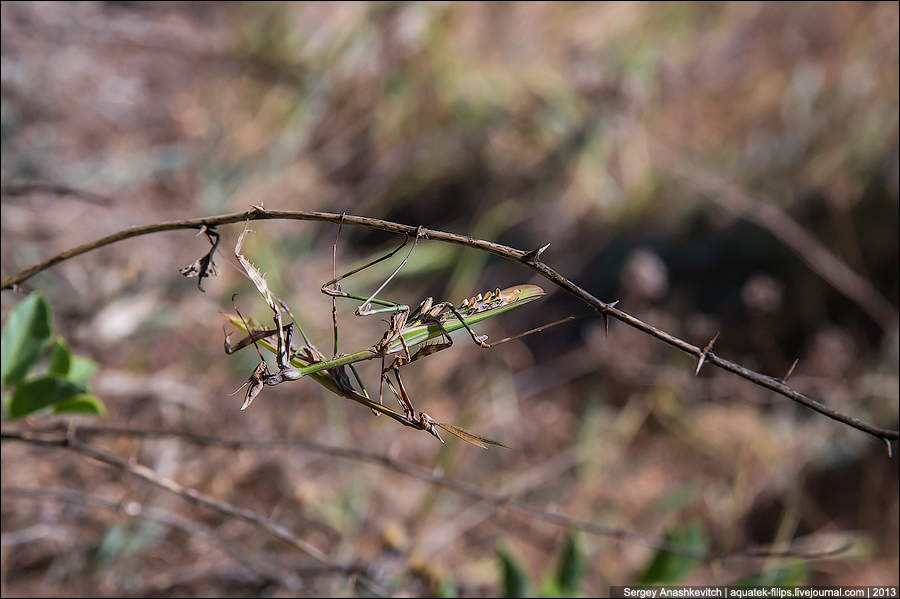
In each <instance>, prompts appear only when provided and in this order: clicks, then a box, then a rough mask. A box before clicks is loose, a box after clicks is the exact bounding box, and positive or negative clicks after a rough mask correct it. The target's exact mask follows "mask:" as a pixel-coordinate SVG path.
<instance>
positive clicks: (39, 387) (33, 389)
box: [9, 376, 84, 419]
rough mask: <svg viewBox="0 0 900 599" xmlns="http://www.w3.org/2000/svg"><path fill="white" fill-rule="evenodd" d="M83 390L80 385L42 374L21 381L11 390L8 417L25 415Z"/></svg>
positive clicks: (13, 417)
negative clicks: (39, 376)
mask: <svg viewBox="0 0 900 599" xmlns="http://www.w3.org/2000/svg"><path fill="white" fill-rule="evenodd" d="M83 391H84V388H83V387H82V386H81V385H76V384H75V383H73V382H72V381H69V380H66V379H62V378H59V377H55V376H44V377H41V378H39V379H35V380H33V381H28V382H26V383H22V384H21V385H19V386H18V387H16V390H15V391H14V392H13V397H12V401H11V402H10V404H9V417H10V418H11V419H15V418H21V417H23V416H27V415H28V414H31V413H33V412H37V411H38V410H42V409H44V408H46V407H47V406H52V405H54V404H57V403H59V402H61V401H63V400H64V399H68V398H70V397H72V396H73V395H78V394H80V393H82V392H83Z"/></svg>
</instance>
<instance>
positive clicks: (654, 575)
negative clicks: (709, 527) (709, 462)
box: [637, 522, 707, 584]
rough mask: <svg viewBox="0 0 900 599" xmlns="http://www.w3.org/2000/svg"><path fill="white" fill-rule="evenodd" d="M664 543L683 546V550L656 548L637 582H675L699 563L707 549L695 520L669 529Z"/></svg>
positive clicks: (699, 526) (700, 529) (701, 530)
mask: <svg viewBox="0 0 900 599" xmlns="http://www.w3.org/2000/svg"><path fill="white" fill-rule="evenodd" d="M666 543H670V544H672V545H673V546H676V547H683V548H684V552H675V551H670V550H669V549H657V550H656V551H655V552H654V553H653V556H652V557H651V558H650V561H649V562H647V565H646V567H645V568H644V571H643V572H641V574H640V576H639V577H638V580H637V583H638V584H676V583H677V582H679V581H680V580H682V579H683V578H684V577H685V576H687V575H688V574H690V572H691V571H692V570H693V569H694V568H696V567H697V566H698V565H699V564H700V561H701V558H702V556H703V555H705V554H706V551H707V542H706V535H705V534H704V532H703V527H702V526H701V525H700V524H699V523H696V522H693V523H690V524H686V525H684V526H681V527H678V528H675V529H674V530H671V531H669V532H668V533H667V534H666Z"/></svg>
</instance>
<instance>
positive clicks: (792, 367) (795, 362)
mask: <svg viewBox="0 0 900 599" xmlns="http://www.w3.org/2000/svg"><path fill="white" fill-rule="evenodd" d="M799 361H800V358H796V359H795V360H794V363H793V364H791V367H790V368H788V371H787V372H786V373H785V375H784V376H783V377H781V378H780V379H779V380H780V381H781V382H782V383H786V382H787V380H788V379H789V378H790V377H791V375H792V374H793V373H794V369H795V368H796V367H797V363H798V362H799Z"/></svg>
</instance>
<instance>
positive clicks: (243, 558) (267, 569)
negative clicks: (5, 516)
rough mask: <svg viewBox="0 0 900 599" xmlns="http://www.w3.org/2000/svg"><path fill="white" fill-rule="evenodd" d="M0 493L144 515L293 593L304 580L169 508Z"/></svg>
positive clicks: (28, 490) (40, 492)
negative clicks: (208, 546) (216, 550)
mask: <svg viewBox="0 0 900 599" xmlns="http://www.w3.org/2000/svg"><path fill="white" fill-rule="evenodd" d="M0 495H2V496H3V498H4V500H6V499H8V498H10V497H20V498H26V499H46V500H52V501H59V502H62V503H68V504H72V505H78V506H84V507H87V506H96V507H100V508H103V509H106V510H110V511H113V512H117V513H120V514H124V515H126V516H128V517H130V518H143V519H145V520H151V521H153V522H158V523H160V524H163V525H165V526H167V527H169V528H172V529H175V530H180V531H182V532H183V533H185V534H188V535H191V536H193V537H198V538H201V539H204V540H206V541H207V542H208V543H209V544H210V545H212V546H214V547H217V548H218V549H219V550H220V551H221V552H222V553H223V554H224V555H225V556H227V557H229V558H231V560H233V561H234V562H235V564H236V565H237V567H240V568H247V569H248V570H249V571H250V572H252V573H254V574H255V575H257V576H258V577H260V578H263V579H265V580H270V581H272V582H275V583H277V584H280V585H282V586H284V587H285V588H287V589H289V590H291V591H293V592H295V593H296V592H299V591H300V589H302V588H303V582H302V581H301V580H300V578H299V577H298V576H297V574H295V573H294V572H291V571H290V570H289V569H287V568H285V567H283V566H281V565H279V564H275V563H272V562H271V560H266V559H261V558H260V557H258V556H256V555H253V554H252V553H248V552H246V551H245V550H244V549H242V548H241V547H240V546H239V545H238V544H236V543H235V542H234V541H233V540H232V539H228V538H226V537H225V536H223V535H222V534H220V533H219V532H218V531H217V530H214V529H212V528H210V527H209V526H206V525H204V524H201V523H200V522H197V521H195V520H191V519H190V518H185V517H184V516H181V515H179V514H176V513H174V512H170V511H168V510H164V509H161V508H157V507H151V506H147V505H143V504H141V503H139V502H137V501H133V500H125V499H112V498H108V497H103V496H101V495H94V494H91V493H84V492H82V491H78V490H76V489H42V488H37V487H15V486H8V485H4V487H3V489H2V490H0ZM336 572H338V573H340V574H346V573H347V572H346V568H345V567H343V566H338V567H337V568H336Z"/></svg>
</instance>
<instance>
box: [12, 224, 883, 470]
mask: <svg viewBox="0 0 900 599" xmlns="http://www.w3.org/2000/svg"><path fill="white" fill-rule="evenodd" d="M251 220H301V221H319V222H330V223H335V224H341V223H345V224H348V225H356V226H360V227H367V228H369V229H377V230H379V231H387V232H389V233H396V234H400V235H409V236H413V235H416V234H418V235H419V237H420V238H424V239H433V240H435V241H443V242H446V243H454V244H458V245H464V246H467V247H471V248H475V249H478V250H481V251H485V252H489V253H491V254H494V255H496V256H500V257H502V258H505V259H507V260H513V261H515V262H519V263H521V264H524V265H525V266H527V267H529V268H531V269H532V270H534V271H536V272H538V273H540V274H541V275H542V276H543V277H544V278H546V279H548V280H549V281H552V282H553V283H554V284H556V285H557V286H559V287H561V288H562V289H565V290H566V291H568V292H569V293H571V294H572V295H574V296H575V297H577V298H578V299H580V300H581V301H583V302H584V303H586V304H587V305H589V306H591V307H593V308H594V309H596V310H597V311H599V312H600V313H602V314H604V315H608V316H612V317H613V318H616V319H617V320H619V321H621V322H623V323H625V324H627V325H628V326H630V327H633V328H635V329H637V330H639V331H642V332H644V333H646V334H648V335H650V336H652V337H655V338H657V339H659V340H660V341H663V342H665V343H668V344H669V345H672V346H674V347H676V348H678V349H680V350H681V351H683V352H685V353H687V354H691V355H692V356H694V357H696V358H697V359H698V360H700V359H703V361H704V362H705V363H707V364H712V365H714V366H717V367H719V368H721V369H723V370H726V371H728V372H731V373H733V374H736V375H738V376H740V377H742V378H744V379H746V380H748V381H750V382H752V383H754V384H756V385H759V386H761V387H765V388H766V389H769V390H771V391H774V392H776V393H778V394H780V395H783V396H784V397H787V398H788V399H791V400H793V401H795V402H797V403H800V404H802V405H804V406H806V407H808V408H810V409H812V410H815V411H816V412H819V413H820V414H823V415H825V416H827V417H828V418H831V419H833V420H837V421H838V422H842V423H844V424H846V425H848V426H851V427H853V428H855V429H857V430H860V431H863V432H865V433H868V434H870V435H872V436H874V437H877V438H878V439H882V440H883V441H885V443H886V444H887V446H888V451H889V453H890V451H891V444H890V442H891V441H892V440H897V439H900V431H896V430H891V429H887V428H881V427H878V426H875V425H872V424H869V423H867V422H864V421H862V420H860V419H858V418H856V417H853V416H850V415H848V414H844V413H842V412H840V411H838V410H835V409H833V408H830V407H828V406H826V405H825V404H823V403H821V402H819V401H817V400H815V399H812V398H811V397H808V396H806V395H804V394H803V393H800V392H799V391H797V390H795V389H793V388H792V387H790V386H789V385H788V384H787V383H785V381H784V379H779V378H774V377H771V376H768V375H764V374H761V373H758V372H756V371H754V370H751V369H749V368H746V367H744V366H741V365H740V364H737V363H735V362H731V361H730V360H726V359H725V358H721V357H719V356H718V355H716V354H715V353H713V352H712V351H707V352H704V351H703V348H701V347H697V346H695V345H693V344H691V343H688V342H687V341H684V340H683V339H680V338H678V337H676V336H674V335H671V334H669V333H667V332H665V331H663V330H661V329H658V328H656V327H654V326H653V325H650V324H647V323H645V322H643V321H642V320H640V319H638V318H635V317H634V316H631V315H630V314H628V313H627V312H623V311H622V310H619V309H616V308H614V307H612V306H611V305H609V304H607V303H605V302H602V301H600V300H599V299H598V298H596V297H594V296H593V295H592V294H590V293H589V292H588V291H586V290H585V289H582V288H581V287H579V286H578V285H577V284H575V283H573V282H572V281H570V280H569V279H567V278H566V277H564V276H563V275H562V274H560V273H559V272H557V271H556V270H554V269H552V268H550V267H549V266H547V264H545V263H544V262H542V261H541V260H540V257H541V254H542V253H543V252H542V251H540V249H539V250H536V251H530V252H527V251H522V250H518V249H515V248H511V247H509V246H505V245H502V244H499V243H494V242H491V241H485V240H482V239H475V238H472V237H469V236H467V235H457V234H455V233H448V232H445V231H437V230H434V229H427V228H425V227H416V226H411V225H403V224H400V223H395V222H391V221H386V220H381V219H377V218H369V217H365V216H353V215H349V214H334V213H330V212H309V211H302V210H296V211H282V210H267V209H265V208H262V207H258V206H254V207H253V208H252V209H251V210H248V211H246V212H235V213H231V214H223V215H219V216H212V217H208V218H196V219H190V220H178V221H169V222H164V223H158V224H155V225H146V226H142V227H130V228H128V229H124V230H122V231H119V232H117V233H113V234H112V235H108V236H106V237H102V238H100V239H97V240H95V241H92V242H89V243H85V244H82V245H80V246H78V247H75V248H72V249H70V250H66V251H64V252H62V253H60V254H57V255H56V256H53V257H52V258H49V259H47V260H45V261H44V262H41V263H39V264H35V265H34V266H31V267H30V268H26V269H25V270H23V271H21V272H19V273H16V274H15V275H12V276H11V277H8V278H6V279H3V282H2V285H0V289H12V288H13V287H15V286H17V285H19V284H21V283H22V282H24V281H26V280H28V279H29V278H31V277H33V276H34V275H36V274H37V273H39V272H41V271H43V270H46V269H48V268H50V267H51V266H54V265H56V264H59V263H60V262H63V261H65V260H68V259H70V258H74V257H75V256H79V255H81V254H84V253H86V252H89V251H91V250H94V249H97V248H100V247H104V246H107V245H110V244H112V243H116V242H119V241H123V240H125V239H131V238H132V237H138V236H141V235H148V234H150V233H159V232H162V231H175V230H179V229H202V228H203V227H206V228H207V229H211V228H214V227H217V226H219V225H227V224H233V223H238V222H246V221H251ZM541 249H545V248H541Z"/></svg>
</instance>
